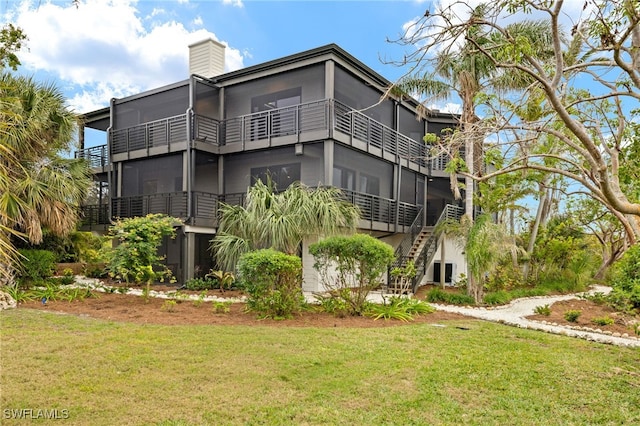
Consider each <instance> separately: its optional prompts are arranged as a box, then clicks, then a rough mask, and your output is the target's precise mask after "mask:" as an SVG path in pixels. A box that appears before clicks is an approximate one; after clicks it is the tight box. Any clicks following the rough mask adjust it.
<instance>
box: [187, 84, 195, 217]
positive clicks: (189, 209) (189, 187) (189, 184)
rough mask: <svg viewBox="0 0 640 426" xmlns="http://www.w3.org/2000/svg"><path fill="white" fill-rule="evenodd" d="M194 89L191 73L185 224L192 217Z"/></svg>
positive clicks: (188, 109)
mask: <svg viewBox="0 0 640 426" xmlns="http://www.w3.org/2000/svg"><path fill="white" fill-rule="evenodd" d="M194 91H195V79H194V76H193V75H192V76H191V77H190V78H189V107H188V108H187V111H186V119H187V173H186V174H187V217H186V218H185V224H186V223H189V222H190V221H191V219H192V218H193V210H192V209H193V195H192V189H193V176H192V174H193V169H194V164H193V163H194V161H193V158H192V157H193V152H192V149H191V145H192V143H193V120H194V117H193V104H194V94H193V92H194Z"/></svg>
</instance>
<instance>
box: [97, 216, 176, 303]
mask: <svg viewBox="0 0 640 426" xmlns="http://www.w3.org/2000/svg"><path fill="white" fill-rule="evenodd" d="M179 222H180V220H179V219H176V218H173V217H169V216H165V215H162V214H149V215H147V216H144V217H133V218H127V219H122V220H119V221H118V222H116V224H115V225H113V226H112V227H111V228H110V229H109V235H110V236H111V237H113V238H115V239H117V242H118V244H117V245H116V247H114V248H113V249H112V250H111V251H109V252H108V257H109V262H108V263H109V275H111V277H113V278H115V279H119V280H123V281H125V282H127V283H130V282H133V283H136V284H140V283H146V284H147V287H146V294H148V293H149V287H150V285H151V283H152V282H153V281H155V280H159V281H164V280H165V279H166V278H171V271H170V270H169V268H167V267H166V266H165V265H163V264H162V263H161V260H162V257H161V256H160V255H159V254H158V247H160V245H161V244H162V239H163V238H164V237H171V238H174V237H175V229H174V224H175V223H179Z"/></svg>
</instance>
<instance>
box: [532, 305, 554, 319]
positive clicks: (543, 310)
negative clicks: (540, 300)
mask: <svg viewBox="0 0 640 426" xmlns="http://www.w3.org/2000/svg"><path fill="white" fill-rule="evenodd" d="M533 312H535V313H536V314H538V315H544V316H546V317H548V316H549V315H551V308H550V307H549V305H539V306H536V307H535V308H533Z"/></svg>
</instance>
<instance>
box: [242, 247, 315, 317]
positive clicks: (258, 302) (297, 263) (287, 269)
mask: <svg viewBox="0 0 640 426" xmlns="http://www.w3.org/2000/svg"><path fill="white" fill-rule="evenodd" d="M238 270H239V275H240V280H241V281H242V284H243V287H244V289H245V291H246V292H247V294H248V298H247V309H249V310H251V311H254V312H256V313H257V314H258V315H259V316H260V317H261V318H274V319H284V318H290V317H291V316H293V314H295V313H299V312H300V311H301V310H302V309H303V307H304V305H305V300H304V295H303V294H302V261H301V259H300V258H299V257H297V256H292V255H288V254H285V253H282V252H279V251H276V250H272V249H263V250H257V251H253V252H249V253H245V254H244V255H242V256H241V257H240V261H239V262H238Z"/></svg>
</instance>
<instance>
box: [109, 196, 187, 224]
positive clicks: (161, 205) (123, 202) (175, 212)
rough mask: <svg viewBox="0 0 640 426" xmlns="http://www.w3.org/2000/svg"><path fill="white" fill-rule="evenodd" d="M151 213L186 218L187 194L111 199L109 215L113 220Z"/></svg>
mask: <svg viewBox="0 0 640 426" xmlns="http://www.w3.org/2000/svg"><path fill="white" fill-rule="evenodd" d="M152 213H164V214H166V215H169V216H173V217H177V218H182V219H184V218H187V217H188V212H187V193H186V192H170V193H162V194H151V195H136V196H132V197H117V198H112V199H111V215H112V216H113V217H114V218H122V217H136V216H146V215H148V214H152Z"/></svg>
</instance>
